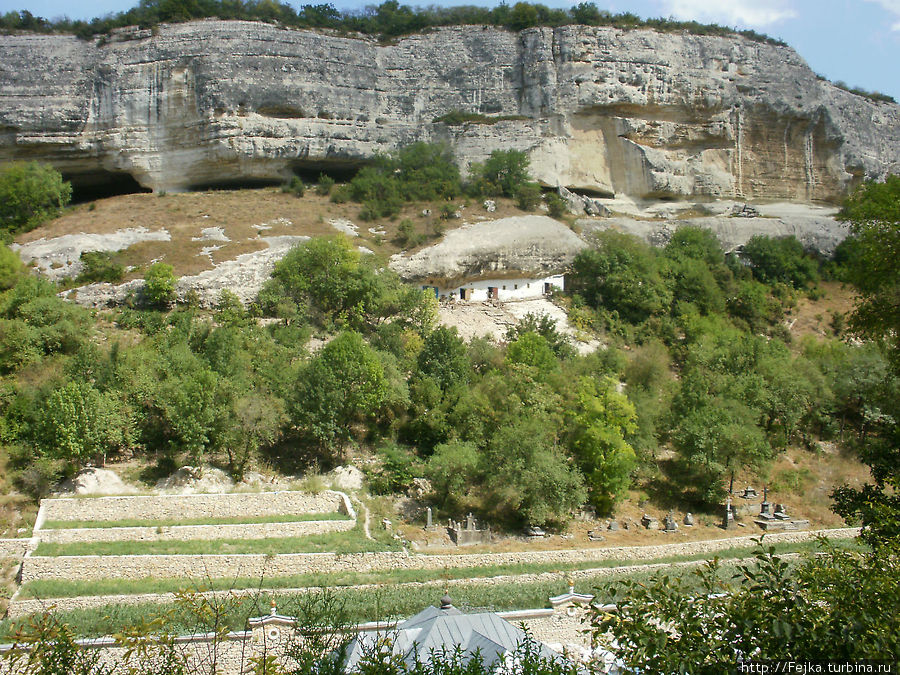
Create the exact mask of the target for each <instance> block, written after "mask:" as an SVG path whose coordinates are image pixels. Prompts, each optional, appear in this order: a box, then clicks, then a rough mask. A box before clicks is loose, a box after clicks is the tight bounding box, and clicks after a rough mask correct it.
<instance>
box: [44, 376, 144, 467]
mask: <svg viewBox="0 0 900 675" xmlns="http://www.w3.org/2000/svg"><path fill="white" fill-rule="evenodd" d="M132 436H133V421H132V420H131V419H130V418H129V416H128V415H127V413H126V412H125V411H124V410H123V408H122V406H121V404H120V403H119V401H118V400H117V399H116V397H115V396H114V395H113V394H111V393H104V394H101V393H100V392H99V391H98V390H97V389H95V388H94V387H93V386H91V384H90V383H88V382H83V381H78V382H75V381H73V382H68V383H66V384H65V385H63V386H62V387H59V388H57V389H55V390H53V391H52V392H51V393H50V395H49V396H48V397H47V400H46V401H45V403H44V405H43V408H42V412H41V417H40V420H39V422H38V426H37V439H36V440H37V441H38V443H39V444H40V448H41V452H42V453H43V454H44V455H45V456H47V457H49V458H51V459H62V460H65V461H67V462H70V463H71V464H73V465H74V466H76V467H79V466H82V465H84V464H85V463H87V462H89V461H95V460H98V459H102V457H104V456H105V455H106V453H107V452H110V451H114V450H119V449H122V448H124V447H127V446H128V445H130V443H131V439H132Z"/></svg>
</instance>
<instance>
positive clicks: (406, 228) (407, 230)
mask: <svg viewBox="0 0 900 675" xmlns="http://www.w3.org/2000/svg"><path fill="white" fill-rule="evenodd" d="M416 239H417V236H416V226H415V225H413V221H411V220H410V219H409V218H404V219H403V220H401V221H400V225H398V226H397V242H398V243H399V244H400V245H401V246H410V245H414V244H413V242H415V241H416Z"/></svg>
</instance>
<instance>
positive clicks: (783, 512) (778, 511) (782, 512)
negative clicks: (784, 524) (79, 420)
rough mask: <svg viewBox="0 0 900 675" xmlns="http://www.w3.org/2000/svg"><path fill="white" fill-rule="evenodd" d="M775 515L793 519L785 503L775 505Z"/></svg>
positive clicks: (779, 518)
mask: <svg viewBox="0 0 900 675" xmlns="http://www.w3.org/2000/svg"><path fill="white" fill-rule="evenodd" d="M775 517H776V518H778V520H790V519H791V517H790V516H789V515H788V514H787V509H785V508H784V504H776V505H775Z"/></svg>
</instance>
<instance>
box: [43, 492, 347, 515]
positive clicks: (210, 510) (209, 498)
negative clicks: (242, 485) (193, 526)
mask: <svg viewBox="0 0 900 675" xmlns="http://www.w3.org/2000/svg"><path fill="white" fill-rule="evenodd" d="M41 511H42V512H43V517H44V519H45V520H49V521H53V520H64V521H73V520H94V521H98V520H99V521H103V520H107V521H116V520H149V521H154V520H186V519H197V518H257V517H263V516H271V515H290V514H308V513H335V512H339V513H344V514H347V515H348V516H350V517H351V518H352V519H354V520H355V519H356V513H355V512H354V510H353V507H352V506H351V504H350V500H349V499H348V498H347V496H346V495H345V494H344V493H342V492H336V491H334V490H326V491H324V492H321V493H319V494H310V493H308V492H295V491H291V490H283V491H280V492H232V493H218V494H194V495H130V496H117V497H64V498H57V499H44V500H43V501H42V502H41Z"/></svg>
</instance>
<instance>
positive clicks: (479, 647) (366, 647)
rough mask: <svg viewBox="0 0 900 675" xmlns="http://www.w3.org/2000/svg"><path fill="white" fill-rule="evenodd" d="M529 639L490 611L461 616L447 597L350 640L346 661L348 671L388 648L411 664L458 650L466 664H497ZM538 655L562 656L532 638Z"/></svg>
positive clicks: (489, 665)
mask: <svg viewBox="0 0 900 675" xmlns="http://www.w3.org/2000/svg"><path fill="white" fill-rule="evenodd" d="M527 640H528V638H527V636H526V634H525V632H524V631H522V630H520V629H519V628H517V627H515V626H514V625H512V624H511V623H509V622H508V621H506V620H505V619H503V618H502V617H500V616H498V615H497V614H493V613H491V612H482V613H478V614H463V613H462V612H460V611H459V610H458V609H456V608H455V607H453V605H452V604H450V603H449V598H446V597H445V598H444V601H443V602H442V604H441V607H440V608H438V607H428V608H426V609H424V610H422V611H421V612H419V613H418V614H416V615H415V616H413V617H410V618H409V619H407V620H406V621H403V622H401V623H398V624H397V626H396V627H395V628H394V629H392V630H377V631H369V632H366V633H362V634H360V635H359V636H357V637H356V639H354V640H353V642H351V643H350V646H349V648H348V650H347V656H346V660H345V663H344V669H345V670H346V671H353V670H355V669H356V667H357V665H358V664H359V662H360V660H361V659H363V658H364V657H365V656H370V655H372V654H373V653H378V652H381V653H385V652H389V653H391V654H393V655H394V656H398V657H400V658H401V659H402V660H403V661H404V663H406V664H407V665H409V666H412V665H414V664H415V661H416V657H417V656H418V658H419V660H428V659H429V658H430V656H431V655H432V654H434V653H441V652H446V653H453V652H456V651H457V650H458V651H459V653H460V655H461V658H462V661H463V663H468V662H469V661H470V660H471V659H472V657H473V656H474V655H475V654H476V653H478V654H479V655H480V656H481V658H482V660H483V662H484V664H485V665H486V666H488V667H492V666H494V665H495V664H496V663H497V662H498V661H502V660H503V659H505V658H506V657H507V655H508V654H511V653H513V652H515V651H516V650H517V649H519V648H520V647H521V646H523V645H524V644H525V643H526V641H527ZM531 642H532V643H533V644H534V645H535V646H536V648H537V650H538V654H539V655H540V656H543V657H545V658H550V659H554V660H560V661H562V662H564V663H566V664H568V665H572V664H571V663H570V662H568V661H566V660H565V659H564V657H563V656H561V655H560V654H558V653H557V652H555V651H553V650H552V649H550V648H549V647H547V646H546V645H544V644H543V643H541V642H536V641H534V640H533V639H532V640H531Z"/></svg>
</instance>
